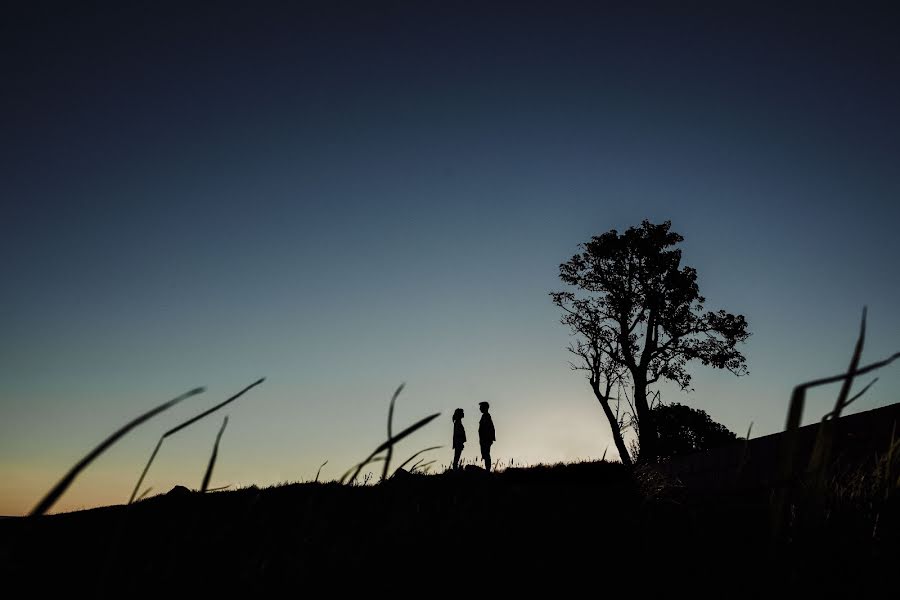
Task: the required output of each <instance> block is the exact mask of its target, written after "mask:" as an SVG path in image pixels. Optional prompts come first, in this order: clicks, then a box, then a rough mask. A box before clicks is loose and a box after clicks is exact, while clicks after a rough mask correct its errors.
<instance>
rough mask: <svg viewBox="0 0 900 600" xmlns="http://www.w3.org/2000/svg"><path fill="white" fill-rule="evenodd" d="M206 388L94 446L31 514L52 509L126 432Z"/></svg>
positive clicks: (147, 414)
mask: <svg viewBox="0 0 900 600" xmlns="http://www.w3.org/2000/svg"><path fill="white" fill-rule="evenodd" d="M205 389H206V388H202V387H198V388H194V389H192V390H191V391H189V392H186V393H184V394H182V395H180V396H178V397H177V398H173V399H172V400H169V401H168V402H165V403H163V404H160V405H159V406H157V407H156V408H154V409H152V410H149V411H147V412H145V413H144V414H142V415H141V416H139V417H137V418H136V419H134V420H133V421H131V422H129V423H128V424H126V425H125V426H124V427H122V428H120V429H119V430H117V431H116V432H115V433H113V434H112V435H111V436H109V437H108V438H106V439H105V440H104V441H103V442H102V443H101V444H100V445H99V446H97V447H96V448H94V449H93V450H92V451H91V452H90V453H89V454H88V455H87V456H85V457H84V458H82V459H81V460H80V461H78V463H77V464H76V465H75V466H74V467H72V469H71V470H70V471H69V472H68V473H66V475H65V477H63V478H62V479H61V480H60V482H59V483H57V484H56V486H54V487H53V489H52V490H50V491H49V492H48V493H47V495H46V496H44V499H43V500H41V501H40V502H39V503H38V505H37V506H35V507H34V510H32V511H31V513H30V514H29V516H32V517H35V516H39V515H42V514H44V513H46V512H47V511H48V510H50V508H51V507H52V506H53V505H54V504H55V503H56V501H57V500H58V499H59V497H60V496H62V495H63V493H64V492H65V491H66V489H67V488H68V487H69V486H70V485H71V484H72V482H73V481H75V478H76V477H77V476H78V474H79V473H80V472H81V471H82V470H84V468H85V467H87V466H88V465H89V464H91V462H93V461H94V459H95V458H97V457H98V456H100V455H101V454H102V453H103V452H104V451H105V450H106V449H107V448H109V447H110V446H112V445H113V444H114V443H116V442H117V441H118V440H119V439H120V438H121V437H122V436H124V435H125V434H126V433H128V432H129V431H131V430H132V429H134V428H135V427H137V426H138V425H140V424H142V423H144V422H145V421H147V420H149V419H152V418H153V417H155V416H156V415H158V414H159V413H161V412H163V411H164V410H168V409H169V408H172V407H173V406H175V405H176V404H178V403H179V402H181V401H182V400H185V399H186V398H190V397H191V396H196V395H197V394H202V393H203V392H204V391H205Z"/></svg>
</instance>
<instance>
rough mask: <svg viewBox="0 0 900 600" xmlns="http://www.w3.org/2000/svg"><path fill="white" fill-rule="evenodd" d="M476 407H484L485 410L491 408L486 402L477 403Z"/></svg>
mask: <svg viewBox="0 0 900 600" xmlns="http://www.w3.org/2000/svg"><path fill="white" fill-rule="evenodd" d="M478 406H483V407H485V408H490V407H491V405H490V404H488V403H487V402H479V403H478Z"/></svg>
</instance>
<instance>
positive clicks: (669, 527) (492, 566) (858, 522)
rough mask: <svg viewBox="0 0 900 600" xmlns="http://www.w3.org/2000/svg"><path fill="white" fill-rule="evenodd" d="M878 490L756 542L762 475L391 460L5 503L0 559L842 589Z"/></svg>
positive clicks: (328, 580) (164, 577)
mask: <svg viewBox="0 0 900 600" xmlns="http://www.w3.org/2000/svg"><path fill="white" fill-rule="evenodd" d="M835 498H836V496H835ZM821 500H823V501H824V500H825V499H821ZM894 500H896V497H895V498H893V499H888V500H887V501H885V502H884V503H883V505H881V506H880V509H879V512H878V517H877V522H875V523H873V522H872V519H871V518H868V517H867V516H866V515H869V514H870V513H867V512H865V511H861V510H859V509H858V507H856V506H855V505H853V504H852V503H845V505H841V504H840V503H834V502H830V501H829V502H825V503H824V504H822V503H812V504H810V505H809V506H798V507H796V512H795V516H796V517H797V518H796V519H795V520H794V521H793V522H792V525H791V529H790V532H789V534H788V535H787V536H786V537H785V538H784V539H782V540H779V541H778V542H777V543H774V544H773V543H772V538H771V535H770V533H771V527H770V523H771V520H770V519H771V513H770V508H771V504H770V496H769V494H767V493H766V492H765V491H759V490H757V491H747V490H743V491H737V490H732V491H729V490H716V491H709V490H705V491H704V490H699V489H695V490H692V489H689V488H685V487H683V486H682V485H679V483H678V482H677V481H676V480H673V479H669V478H667V476H666V475H664V474H662V473H661V472H660V471H659V470H657V469H653V468H638V469H636V470H629V469H626V468H625V467H623V466H622V465H620V464H618V463H606V462H592V463H578V464H566V465H555V466H540V467H532V468H527V469H507V470H506V471H503V472H499V473H493V474H490V475H488V474H486V473H484V472H483V471H477V470H470V471H466V472H459V473H452V472H449V473H443V474H439V475H407V476H404V477H397V478H395V479H392V480H389V481H388V482H386V483H384V484H380V485H376V486H347V485H340V484H337V483H306V484H292V485H284V486H277V487H271V488H266V489H257V488H255V487H251V488H247V489H241V490H235V491H224V492H213V493H207V494H202V495H201V494H199V493H195V492H191V491H189V490H186V489H184V488H176V489H175V490H173V491H172V492H170V493H169V494H166V495H163V496H156V497H153V498H148V499H146V500H144V501H141V502H139V503H137V504H134V505H132V506H113V507H105V508H98V509H93V510H87V511H79V512H73V513H68V514H60V515H53V516H48V517H41V518H38V519H26V518H22V519H5V520H3V521H2V522H0V575H2V578H3V581H6V582H17V583H21V584H25V585H27V586H28V589H29V590H32V591H35V592H42V591H52V590H53V589H59V588H63V589H69V590H89V591H95V592H101V593H103V592H105V593H108V594H113V593H115V594H117V595H118V594H119V592H122V591H128V592H129V593H137V592H147V591H159V592H165V593H172V592H175V591H178V590H186V589H192V590H205V591H207V592H212V591H223V590H230V591H235V590H244V591H252V592H253V593H259V592H263V591H272V592H274V591H278V590H293V591H299V590H310V589H312V588H311V587H310V586H319V585H327V586H328V587H329V588H332V589H334V590H354V589H360V590H362V589H371V588H373V587H377V586H382V585H383V586H385V588H386V589H396V590H397V591H398V592H399V591H401V590H405V591H413V590H416V589H420V590H421V589H428V590H430V592H437V591H443V592H445V591H448V590H454V589H456V590H460V591H466V590H468V591H466V593H475V592H476V591H477V590H478V589H479V586H482V587H484V586H488V588H489V589H495V590H498V591H502V590H504V589H505V590H506V591H511V590H513V589H514V588H515V589H519V590H526V591H527V590H532V591H534V589H537V588H533V586H542V587H543V586H547V585H550V586H553V587H555V588H556V589H558V590H562V589H564V588H565V589H571V590H576V589H585V590H588V591H592V593H609V592H613V591H616V592H625V593H629V594H636V595H638V596H639V597H643V596H645V595H650V594H654V595H655V594H660V593H665V594H673V595H674V594H676V593H678V594H679V595H681V594H682V593H689V594H690V595H691V596H699V597H708V596H713V595H715V596H716V597H722V596H723V595H724V596H728V597H733V596H740V597H760V596H771V595H776V596H781V595H784V596H796V595H803V596H806V595H808V594H810V593H817V594H819V595H822V594H824V595H831V594H833V593H834V594H836V593H839V592H840V593H844V592H846V593H849V594H850V595H851V596H858V595H860V594H861V593H863V592H865V591H867V590H874V589H878V588H879V587H880V586H881V585H883V584H884V585H887V584H889V583H890V582H891V581H892V575H891V573H892V571H893V569H894V567H895V565H896V564H897V562H896V560H897V558H898V557H900V555H898V550H900V535H898V534H900V524H898V516H900V506H898V503H897V502H896V501H894ZM873 527H874V530H873ZM482 579H483V580H484V582H483V583H481V584H476V582H477V581H479V580H482ZM7 585H9V584H7ZM411 586H412V587H411ZM419 586H431V587H426V588H421V587H419Z"/></svg>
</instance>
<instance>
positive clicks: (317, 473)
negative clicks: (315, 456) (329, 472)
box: [316, 460, 328, 483]
mask: <svg viewBox="0 0 900 600" xmlns="http://www.w3.org/2000/svg"><path fill="white" fill-rule="evenodd" d="M327 464H328V461H327V460H326V461H325V462H323V463H322V464H321V465H319V470H318V471H316V483H318V481H319V473H321V472H322V467H324V466H325V465H327Z"/></svg>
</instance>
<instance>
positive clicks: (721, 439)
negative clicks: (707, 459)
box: [652, 402, 737, 457]
mask: <svg viewBox="0 0 900 600" xmlns="http://www.w3.org/2000/svg"><path fill="white" fill-rule="evenodd" d="M652 412H653V420H654V422H655V423H656V431H657V434H658V435H659V439H658V445H657V448H656V450H657V455H658V456H661V457H663V456H678V455H681V454H690V453H691V452H699V451H701V450H710V449H712V448H718V447H719V446H724V445H725V444H728V443H729V442H733V441H735V440H737V435H735V434H734V433H732V432H731V431H728V428H727V427H725V426H724V425H722V424H721V423H716V422H715V421H713V420H712V419H711V418H710V416H709V415H708V414H707V413H706V411H703V410H698V409H696V408H691V407H690V406H685V405H684V404H678V403H677V402H676V403H673V404H658V405H656V406H655V407H653V411H652Z"/></svg>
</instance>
